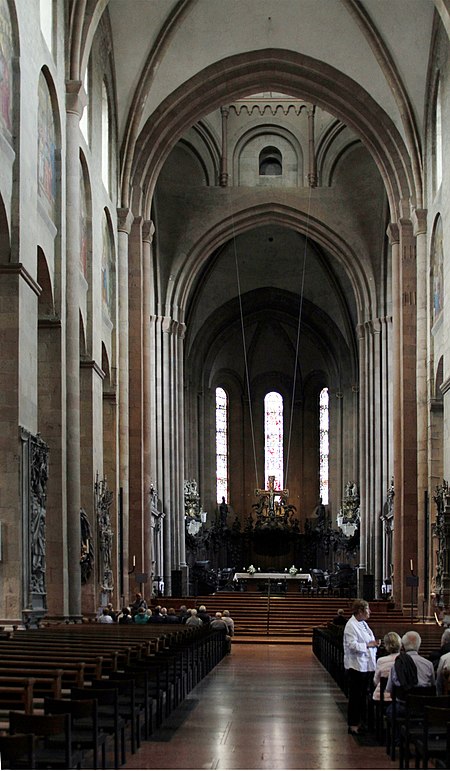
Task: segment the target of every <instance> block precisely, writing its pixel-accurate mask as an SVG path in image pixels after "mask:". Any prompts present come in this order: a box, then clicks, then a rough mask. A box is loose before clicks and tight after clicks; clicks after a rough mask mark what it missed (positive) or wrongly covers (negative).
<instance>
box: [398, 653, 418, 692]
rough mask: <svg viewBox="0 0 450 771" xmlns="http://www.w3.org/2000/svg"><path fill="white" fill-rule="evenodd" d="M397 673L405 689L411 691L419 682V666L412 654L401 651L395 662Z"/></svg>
mask: <svg viewBox="0 0 450 771" xmlns="http://www.w3.org/2000/svg"><path fill="white" fill-rule="evenodd" d="M394 667H395V673H396V675H397V678H398V681H399V683H400V685H401V687H402V688H403V690H404V691H409V690H411V688H414V687H415V686H416V685H417V683H418V677H417V667H416V664H415V662H414V661H413V659H412V658H411V656H408V654H407V653H399V654H398V656H397V658H396V659H395V662H394Z"/></svg>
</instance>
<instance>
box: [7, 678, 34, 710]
mask: <svg viewBox="0 0 450 771" xmlns="http://www.w3.org/2000/svg"><path fill="white" fill-rule="evenodd" d="M35 683H36V680H35V678H33V677H23V676H22V677H8V678H4V677H3V676H2V677H0V714H1V713H3V712H5V713H6V712H9V710H10V709H15V710H19V711H20V710H22V711H23V712H26V713H27V714H29V715H31V714H32V712H33V699H34V685H35Z"/></svg>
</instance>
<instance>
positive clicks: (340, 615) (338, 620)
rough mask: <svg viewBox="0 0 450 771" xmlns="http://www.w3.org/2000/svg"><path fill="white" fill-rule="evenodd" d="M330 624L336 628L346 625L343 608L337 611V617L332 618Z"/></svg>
mask: <svg viewBox="0 0 450 771" xmlns="http://www.w3.org/2000/svg"><path fill="white" fill-rule="evenodd" d="M332 623H333V624H335V625H336V626H345V625H346V623H347V619H346V617H345V611H344V609H343V608H339V610H338V612H337V616H335V617H334V618H333V621H332Z"/></svg>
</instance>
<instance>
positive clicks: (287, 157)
mask: <svg viewBox="0 0 450 771" xmlns="http://www.w3.org/2000/svg"><path fill="white" fill-rule="evenodd" d="M263 137H266V138H267V141H265V140H262V142H260V144H261V147H259V146H258V150H261V152H263V153H264V151H265V150H267V149H268V146H271V145H275V147H273V151H274V152H272V156H275V155H276V154H277V153H278V154H279V156H278V160H279V162H281V166H282V169H284V170H286V166H287V165H288V166H290V167H291V168H292V171H291V172H290V175H289V176H290V184H295V185H298V186H299V187H301V186H302V185H303V157H304V154H303V149H302V146H301V144H300V142H299V140H298V138H297V137H296V136H294V135H293V134H292V133H291V132H290V131H288V130H287V129H285V128H283V127H282V126H277V125H272V124H271V123H267V124H265V125H264V126H260V125H258V126H255V127H254V128H252V129H250V130H249V131H246V132H244V134H242V135H241V136H240V137H239V139H238V141H237V142H236V146H235V148H234V151H233V179H234V185H236V186H237V185H240V184H247V182H242V172H241V159H242V155H243V153H244V152H245V149H246V148H247V147H248V146H249V145H250V144H251V143H255V142H258V140H259V139H260V138H263ZM278 138H279V140H280V142H279V143H278V142H277V139H278ZM279 145H281V146H279ZM257 154H259V152H258V153H257ZM258 171H259V170H258V169H255V172H256V173H255V177H256V180H255V183H254V184H257V182H258ZM280 178H281V177H280ZM272 181H273V180H272Z"/></svg>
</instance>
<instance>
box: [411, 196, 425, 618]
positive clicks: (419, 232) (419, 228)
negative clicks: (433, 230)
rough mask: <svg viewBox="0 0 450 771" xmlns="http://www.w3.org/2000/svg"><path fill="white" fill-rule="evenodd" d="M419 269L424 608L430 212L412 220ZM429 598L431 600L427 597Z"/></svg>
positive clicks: (419, 496) (419, 497)
mask: <svg viewBox="0 0 450 771" xmlns="http://www.w3.org/2000/svg"><path fill="white" fill-rule="evenodd" d="M413 226H414V235H415V237H416V270H417V352H418V355H417V361H416V383H417V554H418V564H417V571H416V572H417V574H418V575H419V576H420V582H419V595H418V604H419V607H422V603H423V601H424V599H425V598H424V586H425V569H426V561H425V526H426V519H425V495H426V493H427V490H428V431H427V426H428V397H427V358H428V357H427V350H428V345H427V329H428V324H427V312H428V302H427V299H428V298H427V287H428V281H426V280H424V279H425V277H426V275H427V212H426V211H424V210H416V211H415V212H414V218H413ZM426 599H428V598H426Z"/></svg>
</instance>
